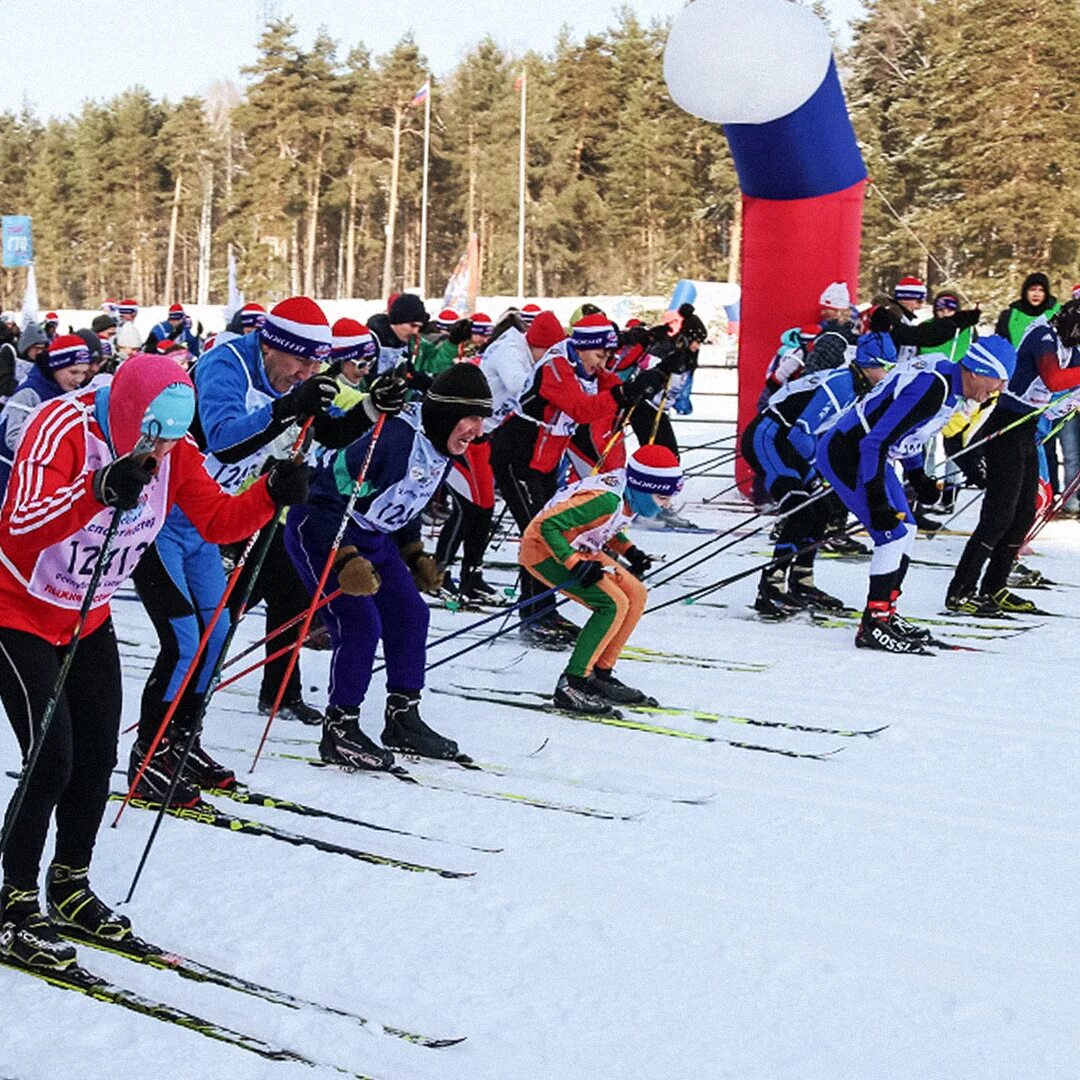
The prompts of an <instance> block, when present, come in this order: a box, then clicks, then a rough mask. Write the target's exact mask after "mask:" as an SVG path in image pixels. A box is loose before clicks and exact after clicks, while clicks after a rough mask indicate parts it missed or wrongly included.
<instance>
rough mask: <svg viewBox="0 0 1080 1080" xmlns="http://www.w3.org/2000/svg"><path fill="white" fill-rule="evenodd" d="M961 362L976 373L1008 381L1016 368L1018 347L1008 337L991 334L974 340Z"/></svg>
mask: <svg viewBox="0 0 1080 1080" xmlns="http://www.w3.org/2000/svg"><path fill="white" fill-rule="evenodd" d="M960 363H961V364H962V365H963V366H964V367H966V368H967V369H968V371H970V372H971V373H972V374H974V375H985V376H986V377H987V378H988V379H1004V380H1005V381H1006V382H1008V380H1009V379H1011V378H1012V376H1013V372H1014V371H1015V370H1016V349H1014V348H1013V346H1012V343H1011V342H1010V341H1009V340H1008V339H1007V338H1003V337H1001V336H999V335H998V334H991V335H990V336H989V337H984V338H979V340H978V341H973V342H972V343H971V345H970V347H969V348H968V351H967V356H965V357H964V358H963V359H962V360H961V361H960Z"/></svg>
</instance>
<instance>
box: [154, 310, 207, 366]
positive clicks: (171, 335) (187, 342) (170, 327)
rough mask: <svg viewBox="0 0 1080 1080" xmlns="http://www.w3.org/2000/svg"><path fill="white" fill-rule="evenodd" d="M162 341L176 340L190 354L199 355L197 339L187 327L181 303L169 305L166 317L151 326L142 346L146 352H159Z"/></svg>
mask: <svg viewBox="0 0 1080 1080" xmlns="http://www.w3.org/2000/svg"><path fill="white" fill-rule="evenodd" d="M163 341H175V342H178V343H179V344H180V345H182V346H183V347H184V348H185V349H187V351H188V352H189V353H191V355H192V356H198V355H199V339H198V338H197V337H196V336H195V335H194V334H193V333H192V332H191V330H190V329H189V328H188V320H187V318H186V313H185V311H184V305H183V304H172V305H171V306H170V307H169V313H168V315H167V316H166V318H164V319H163V320H162V321H161V322H159V323H155V324H154V325H153V326H152V327H151V329H150V333H149V335H148V336H147V338H146V342H145V344H144V345H143V348H144V349H145V350H146V352H160V351H161V343H162V342H163Z"/></svg>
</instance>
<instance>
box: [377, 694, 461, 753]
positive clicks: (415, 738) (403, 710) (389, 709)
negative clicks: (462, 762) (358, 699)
mask: <svg viewBox="0 0 1080 1080" xmlns="http://www.w3.org/2000/svg"><path fill="white" fill-rule="evenodd" d="M382 743H383V746H389V747H392V748H393V749H395V750H400V751H402V752H403V753H406V754H419V755H420V757H429V758H441V759H442V760H444V761H453V760H454V758H456V757H457V756H458V744H457V743H456V742H454V740H453V739H448V738H446V736H445V735H440V734H439V733H438V732H437V731H433V730H432V729H431V728H429V727H428V726H427V724H425V723H424V721H423V720H421V719H420V695H419V694H410V693H388V694H387V695H386V726H385V727H384V728H383V733H382Z"/></svg>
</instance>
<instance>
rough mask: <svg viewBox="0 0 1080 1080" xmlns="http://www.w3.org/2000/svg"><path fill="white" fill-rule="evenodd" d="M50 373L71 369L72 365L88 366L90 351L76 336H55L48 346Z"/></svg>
mask: <svg viewBox="0 0 1080 1080" xmlns="http://www.w3.org/2000/svg"><path fill="white" fill-rule="evenodd" d="M48 363H49V370H50V371H59V370H60V369H61V368H66V367H71V365H72V364H89V363H90V350H89V349H88V348H87V347H86V342H85V341H83V339H82V338H81V337H79V335H78V334H57V335H56V337H54V338H53V339H52V344H51V345H50V346H49V355H48Z"/></svg>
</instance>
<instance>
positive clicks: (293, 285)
mask: <svg viewBox="0 0 1080 1080" xmlns="http://www.w3.org/2000/svg"><path fill="white" fill-rule="evenodd" d="M289 291H290V292H291V293H292V295H293V296H299V295H300V219H299V218H298V217H297V218H293V223H292V235H291V236H290V237H289Z"/></svg>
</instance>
